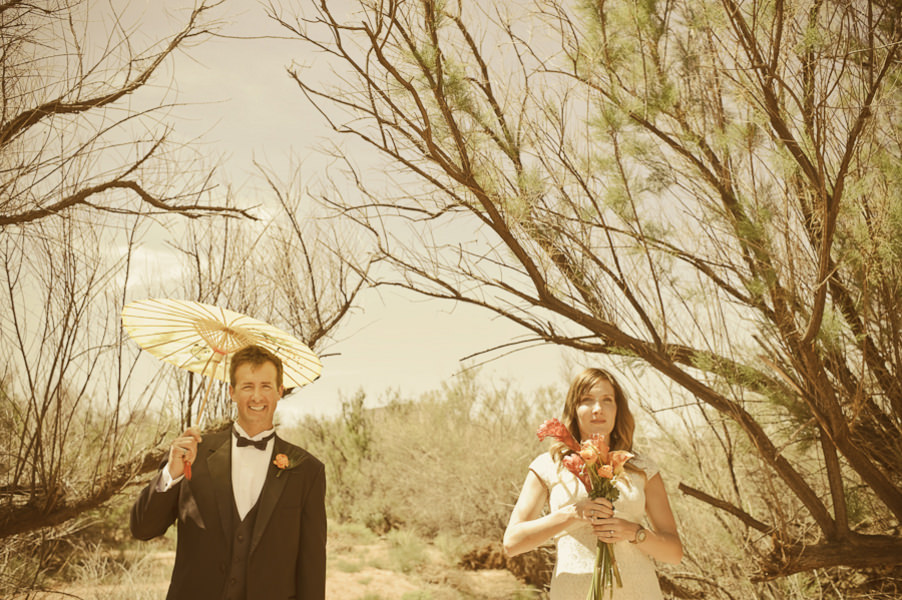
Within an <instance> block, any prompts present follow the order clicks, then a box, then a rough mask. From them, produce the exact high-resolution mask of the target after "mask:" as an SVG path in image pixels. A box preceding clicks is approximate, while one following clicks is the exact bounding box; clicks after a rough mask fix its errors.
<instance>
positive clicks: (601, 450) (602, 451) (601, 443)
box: [583, 433, 611, 463]
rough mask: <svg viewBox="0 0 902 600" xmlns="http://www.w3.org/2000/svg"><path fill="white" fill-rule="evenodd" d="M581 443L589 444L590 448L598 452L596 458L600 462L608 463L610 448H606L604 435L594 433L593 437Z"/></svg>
mask: <svg viewBox="0 0 902 600" xmlns="http://www.w3.org/2000/svg"><path fill="white" fill-rule="evenodd" d="M583 443H584V444H591V445H592V447H593V448H595V450H596V451H597V452H598V458H599V459H600V460H601V462H603V463H606V462H608V452H610V451H611V447H610V446H608V443H607V441H606V440H605V436H604V434H601V433H596V434H595V435H593V436H592V437H590V438H589V440H588V441H587V442H583Z"/></svg>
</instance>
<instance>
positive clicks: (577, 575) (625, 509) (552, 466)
mask: <svg viewBox="0 0 902 600" xmlns="http://www.w3.org/2000/svg"><path fill="white" fill-rule="evenodd" d="M631 462H632V463H633V465H634V466H635V467H637V468H639V469H641V470H642V471H644V472H645V475H646V477H643V476H642V475H641V474H640V473H636V472H634V471H625V472H624V474H623V476H622V477H620V479H619V481H618V482H617V487H618V488H619V489H620V498H618V499H617V501H616V502H615V503H614V516H615V517H619V518H621V519H626V520H628V521H633V522H635V523H642V524H644V523H645V481H646V479H650V478H652V477H653V476H654V475H656V474H657V472H658V471H657V467H656V466H655V465H654V464H653V463H652V462H651V461H650V460H647V459H642V458H640V457H635V458H633V459H632V461H631ZM529 469H530V470H531V471H533V472H534V473H535V474H536V475H537V476H538V477H539V479H540V480H541V481H542V483H544V484H545V488H546V490H547V491H548V504H549V506H550V508H551V510H557V509H559V508H561V507H562V506H566V505H568V504H574V503H575V502H577V501H579V500H581V499H583V498H587V497H588V493H587V492H586V488H585V487H584V486H583V484H582V483H581V482H580V481H579V480H578V479H577V478H576V476H574V475H573V474H572V473H571V472H570V471H568V470H567V469H566V468H564V467H560V468H559V466H558V465H557V463H555V462H554V459H553V458H552V457H551V454H549V453H547V452H546V453H545V454H542V455H541V456H539V457H537V458H536V459H535V460H534V461H533V462H532V464H530V466H529ZM597 540H598V538H596V537H595V535H594V534H593V533H592V526H591V525H589V523H587V522H580V523H577V524H575V525H572V526H571V527H570V528H568V529H566V530H564V531H563V532H561V533H560V534H558V535H557V536H556V537H555V544H556V546H557V563H556V564H555V568H554V575H553V576H552V578H551V590H550V594H549V598H550V600H584V599H585V597H586V595H587V594H588V592H589V586H590V584H591V579H592V569H593V568H594V567H595V548H596V542H597ZM614 556H615V558H616V560H617V564H618V566H619V567H620V575H621V578H622V581H623V587H621V588H618V587H616V586H615V587H614V600H663V595H662V594H661V588H660V587H659V586H658V577H657V574H656V573H655V565H654V562H653V561H652V559H651V558H649V556H648V555H647V554H645V553H644V552H642V550H640V549H639V548H638V546H636V544H630V543H629V542H625V541H624V542H617V543H615V544H614ZM604 597H605V599H607V598H608V594H607V593H605V595H604Z"/></svg>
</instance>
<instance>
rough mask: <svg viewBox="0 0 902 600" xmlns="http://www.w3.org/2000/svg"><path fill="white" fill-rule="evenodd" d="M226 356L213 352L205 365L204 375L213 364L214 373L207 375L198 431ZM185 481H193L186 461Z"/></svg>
mask: <svg viewBox="0 0 902 600" xmlns="http://www.w3.org/2000/svg"><path fill="white" fill-rule="evenodd" d="M224 356H225V354H221V353H219V352H216V351H215V350H214V351H213V354H212V355H210V358H209V359H208V360H207V364H206V365H204V373H205V374H206V372H207V367H208V366H210V363H211V362H212V363H213V371H212V372H211V373H210V374H209V375H207V389H206V390H205V391H204V398H203V400H201V403H200V410H199V411H198V412H197V428H198V430H202V429H203V425H204V421H205V417H206V412H205V411H204V409H205V408H206V407H207V399H208V398H209V397H210V389H211V388H212V387H213V380H214V379H215V375H216V369H218V368H219V363H220V362H222V358H223V357H224ZM185 479H187V480H189V481H190V480H191V463H190V462H188V460H187V459H185Z"/></svg>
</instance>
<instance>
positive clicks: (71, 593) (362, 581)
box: [11, 540, 538, 600]
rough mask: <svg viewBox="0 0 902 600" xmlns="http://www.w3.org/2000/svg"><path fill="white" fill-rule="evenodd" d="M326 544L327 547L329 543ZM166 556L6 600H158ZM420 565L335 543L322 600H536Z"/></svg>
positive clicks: (513, 585) (499, 576) (441, 567)
mask: <svg viewBox="0 0 902 600" xmlns="http://www.w3.org/2000/svg"><path fill="white" fill-rule="evenodd" d="M330 544H331V542H330ZM174 554H175V553H174V552H172V551H155V552H152V553H149V554H147V555H146V556H145V557H144V558H143V559H142V561H141V564H140V566H139V567H138V568H132V569H131V570H130V571H129V572H124V573H123V574H122V575H121V576H117V575H116V574H115V573H106V574H104V575H103V577H102V578H101V579H100V580H99V581H95V582H90V581H85V582H83V583H73V584H66V585H59V586H56V587H54V591H52V592H50V591H48V592H44V593H41V594H38V595H31V596H28V595H21V596H17V597H14V598H13V599H11V600H25V599H26V598H28V600H51V599H52V600H60V599H63V598H70V599H72V598H78V599H81V600H126V599H128V600H164V598H165V596H166V589H167V587H168V575H169V571H170V569H171V567H172V561H173V559H174ZM418 560H419V561H421V562H418V563H417V564H414V565H412V566H409V567H407V568H403V570H399V568H398V565H397V561H396V560H393V559H392V547H391V545H390V544H389V543H388V542H387V541H385V540H377V541H375V542H373V543H366V544H352V545H349V544H347V543H340V544H337V545H336V546H335V547H333V548H331V549H330V552H329V564H328V568H327V572H326V598H327V600H452V599H458V598H460V599H472V600H502V599H505V600H507V599H510V598H514V597H518V598H524V599H525V598H530V597H533V598H537V597H538V596H535V595H530V594H529V593H528V591H527V589H526V587H525V586H524V585H523V584H522V583H520V582H519V581H517V579H516V578H515V577H514V576H513V575H511V574H510V573H509V572H508V571H506V570H497V569H490V570H481V571H466V570H463V569H460V568H458V567H456V566H454V565H449V564H447V561H445V560H443V559H442V558H441V556H440V553H439V552H438V551H437V550H435V549H434V548H431V547H428V548H427V550H426V556H423V557H420V559H418Z"/></svg>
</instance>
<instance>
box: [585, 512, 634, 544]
mask: <svg viewBox="0 0 902 600" xmlns="http://www.w3.org/2000/svg"><path fill="white" fill-rule="evenodd" d="M638 531H639V524H638V523H633V522H632V521H627V520H625V519H620V518H616V517H610V518H604V519H593V520H592V532H593V533H594V534H595V537H597V538H598V539H599V540H600V541H602V542H607V543H609V544H613V543H614V542H622V541H627V542H631V541H633V540H635V539H636V532H638Z"/></svg>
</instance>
